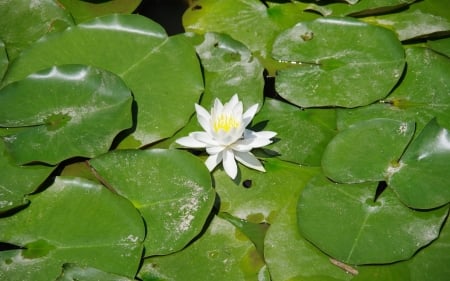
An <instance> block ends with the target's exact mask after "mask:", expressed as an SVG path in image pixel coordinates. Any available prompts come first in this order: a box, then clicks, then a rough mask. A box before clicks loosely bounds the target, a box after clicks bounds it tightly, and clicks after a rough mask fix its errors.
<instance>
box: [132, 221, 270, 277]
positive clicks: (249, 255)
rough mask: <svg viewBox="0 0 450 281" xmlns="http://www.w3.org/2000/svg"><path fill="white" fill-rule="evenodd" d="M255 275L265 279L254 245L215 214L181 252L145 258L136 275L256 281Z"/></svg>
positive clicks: (264, 272)
mask: <svg viewBox="0 0 450 281" xmlns="http://www.w3.org/2000/svg"><path fill="white" fill-rule="evenodd" d="M258 276H261V279H259V280H269V279H268V278H269V277H268V274H267V270H266V267H265V266H264V263H263V261H262V260H261V258H260V257H259V255H258V253H257V252H256V249H255V247H254V246H253V244H252V243H251V242H250V241H249V240H248V239H247V238H246V237H245V236H244V235H243V234H242V233H241V232H240V231H239V230H238V229H237V228H235V227H234V226H233V225H232V224H231V223H229V222H227V221H226V220H224V219H221V218H219V217H214V219H213V220H212V222H211V224H210V225H209V226H208V229H207V230H206V232H205V233H204V234H203V235H202V236H201V237H200V238H199V239H198V240H196V241H195V242H193V243H192V244H190V245H189V246H188V247H187V248H185V249H184V250H183V251H180V252H177V253H174V254H172V255H167V256H159V257H150V258H148V259H145V260H144V264H143V265H142V268H141V270H140V272H139V274H138V277H139V278H140V279H141V280H143V281H151V280H205V278H207V279H211V280H217V281H230V280H258ZM263 278H267V279H263Z"/></svg>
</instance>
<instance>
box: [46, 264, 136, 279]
mask: <svg viewBox="0 0 450 281" xmlns="http://www.w3.org/2000/svg"><path fill="white" fill-rule="evenodd" d="M74 280H83V281H99V280H108V281H133V280H135V279H130V278H127V277H124V276H120V275H117V274H112V273H108V272H104V271H101V270H98V269H96V268H92V267H82V266H78V265H76V264H73V263H66V264H64V265H63V271H62V273H61V275H60V276H59V277H58V278H57V279H56V280H55V281H74Z"/></svg>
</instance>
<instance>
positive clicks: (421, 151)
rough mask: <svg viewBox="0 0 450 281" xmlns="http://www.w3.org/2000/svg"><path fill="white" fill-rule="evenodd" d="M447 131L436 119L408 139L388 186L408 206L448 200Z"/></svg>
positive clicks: (424, 206) (427, 206)
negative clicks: (409, 141) (412, 138)
mask: <svg viewBox="0 0 450 281" xmlns="http://www.w3.org/2000/svg"><path fill="white" fill-rule="evenodd" d="M449 163H450V133H449V130H447V129H444V128H442V127H440V126H439V124H438V123H437V122H436V120H435V119H433V120H432V121H430V123H429V124H428V125H427V126H426V127H425V128H424V129H423V130H422V132H421V133H420V135H419V136H418V137H417V138H416V139H415V140H414V141H413V142H412V143H411V145H410V146H409V147H408V149H407V150H406V152H405V155H403V157H402V158H401V160H400V164H399V167H397V169H395V170H394V171H393V174H392V175H391V177H390V179H389V186H390V187H392V189H394V191H395V192H396V193H397V195H398V196H399V198H400V200H401V201H402V202H403V203H405V204H406V205H408V206H409V207H411V208H418V209H431V208H436V207H439V206H442V205H444V204H447V203H448V202H449V201H450V179H449V177H448V173H449V166H448V164H449Z"/></svg>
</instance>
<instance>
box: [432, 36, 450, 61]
mask: <svg viewBox="0 0 450 281" xmlns="http://www.w3.org/2000/svg"><path fill="white" fill-rule="evenodd" d="M427 46H428V47H429V48H431V49H433V50H434V51H436V52H438V53H441V54H443V55H445V56H447V57H449V58H450V38H444V39H439V40H432V41H428V42H427Z"/></svg>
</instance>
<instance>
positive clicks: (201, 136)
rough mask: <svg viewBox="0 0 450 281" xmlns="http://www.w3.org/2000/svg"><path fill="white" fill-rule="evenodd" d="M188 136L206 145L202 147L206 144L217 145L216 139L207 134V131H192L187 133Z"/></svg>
mask: <svg viewBox="0 0 450 281" xmlns="http://www.w3.org/2000/svg"><path fill="white" fill-rule="evenodd" d="M189 136H191V137H192V138H194V139H196V140H197V141H199V142H203V143H205V144H206V145H205V146H204V147H207V146H218V145H219V143H218V142H217V141H215V140H214V139H213V138H212V137H211V135H210V134H208V133H207V132H192V133H190V134H189Z"/></svg>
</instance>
